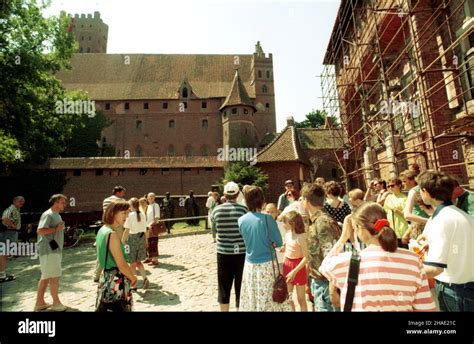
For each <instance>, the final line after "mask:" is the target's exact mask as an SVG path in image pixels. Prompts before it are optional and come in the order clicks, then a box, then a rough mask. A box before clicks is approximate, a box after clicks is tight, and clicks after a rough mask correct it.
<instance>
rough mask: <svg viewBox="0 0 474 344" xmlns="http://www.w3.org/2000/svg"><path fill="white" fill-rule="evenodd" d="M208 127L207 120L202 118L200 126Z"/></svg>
mask: <svg viewBox="0 0 474 344" xmlns="http://www.w3.org/2000/svg"><path fill="white" fill-rule="evenodd" d="M208 127H209V121H208V120H207V119H203V120H202V128H203V129H207V128H208Z"/></svg>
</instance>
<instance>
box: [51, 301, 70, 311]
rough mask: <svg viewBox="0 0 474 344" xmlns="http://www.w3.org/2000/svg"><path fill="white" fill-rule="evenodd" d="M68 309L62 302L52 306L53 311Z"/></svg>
mask: <svg viewBox="0 0 474 344" xmlns="http://www.w3.org/2000/svg"><path fill="white" fill-rule="evenodd" d="M67 309H68V307H67V306H64V305H63V304H62V303H60V304H58V305H52V306H51V311H53V312H65V311H66V310H67Z"/></svg>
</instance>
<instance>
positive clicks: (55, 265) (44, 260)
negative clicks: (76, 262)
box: [39, 253, 63, 279]
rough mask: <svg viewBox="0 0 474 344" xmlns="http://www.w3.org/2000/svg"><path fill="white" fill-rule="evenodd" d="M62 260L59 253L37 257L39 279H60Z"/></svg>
mask: <svg viewBox="0 0 474 344" xmlns="http://www.w3.org/2000/svg"><path fill="white" fill-rule="evenodd" d="M62 259H63V255H62V254H61V253H52V254H46V255H44V256H39V260H40V268H41V279H47V278H55V277H61V262H62Z"/></svg>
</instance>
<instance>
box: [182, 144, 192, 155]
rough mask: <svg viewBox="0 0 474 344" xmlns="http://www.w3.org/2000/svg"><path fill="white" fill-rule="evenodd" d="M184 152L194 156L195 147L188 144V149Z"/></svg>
mask: <svg viewBox="0 0 474 344" xmlns="http://www.w3.org/2000/svg"><path fill="white" fill-rule="evenodd" d="M184 154H186V156H188V157H189V156H193V147H191V146H186V149H185V150H184Z"/></svg>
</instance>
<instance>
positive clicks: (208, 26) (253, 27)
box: [45, 0, 340, 131]
mask: <svg viewBox="0 0 474 344" xmlns="http://www.w3.org/2000/svg"><path fill="white" fill-rule="evenodd" d="M339 4H340V0H303V1H301V0H299V1H296V0H295V1H293V0H285V1H270V0H169V1H162V0H132V1H130V0H52V2H51V6H50V7H49V8H48V9H47V10H45V15H57V14H59V12H60V11H61V10H64V11H66V12H67V13H71V14H75V13H78V14H81V13H84V14H88V13H90V14H93V13H94V11H99V12H100V15H101V18H102V20H103V21H104V22H105V23H106V24H107V25H108V26H109V36H108V43H107V52H108V53H130V54H133V53H144V54H145V53H146V54H252V53H253V52H254V51H255V44H256V43H257V41H260V43H261V46H262V48H263V50H264V52H265V53H272V54H273V69H274V84H275V102H276V104H275V106H276V116H277V130H278V131H280V130H281V129H283V128H284V127H285V125H286V118H287V117H288V116H293V117H294V119H295V120H296V121H302V120H304V119H305V115H306V114H307V113H308V112H310V111H311V110H313V109H316V110H319V109H321V110H322V109H323V108H322V100H321V98H320V97H321V95H322V91H321V79H320V78H319V75H320V74H321V72H322V69H323V64H322V63H323V58H324V54H325V52H326V48H327V44H328V42H329V37H330V34H331V31H332V28H333V26H334V21H335V18H336V13H337V10H338V8H339Z"/></svg>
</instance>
